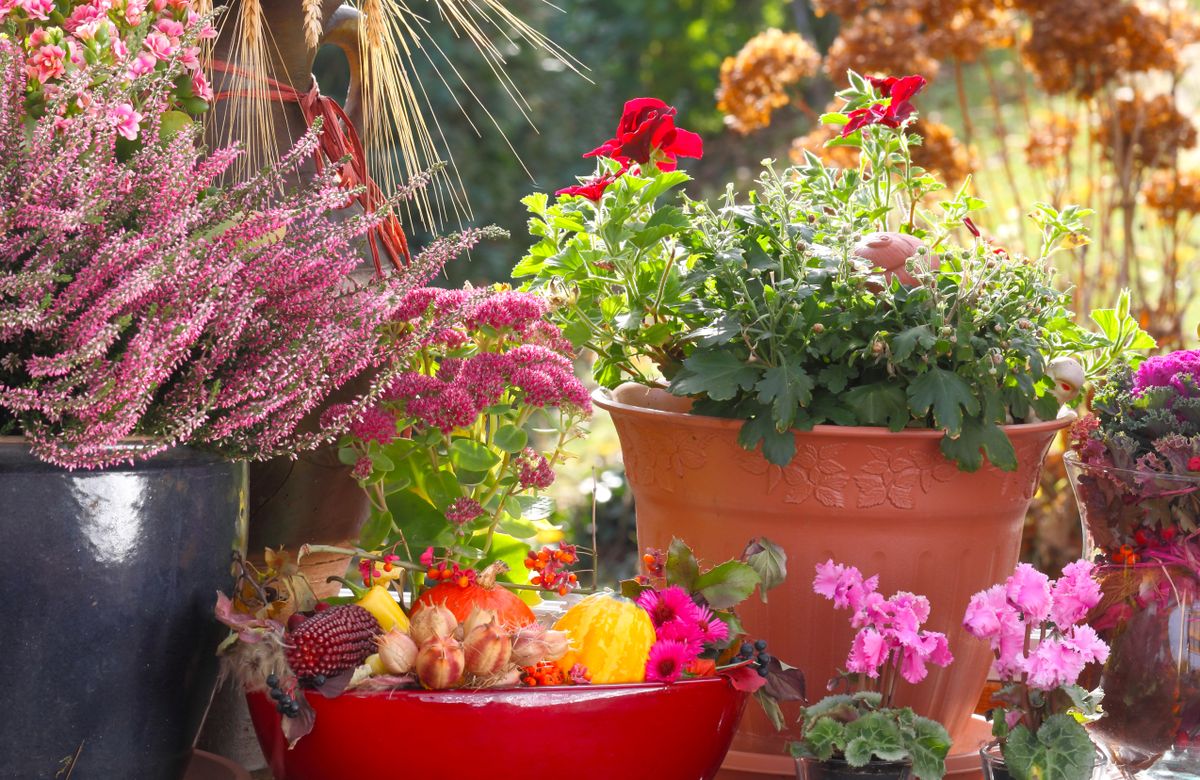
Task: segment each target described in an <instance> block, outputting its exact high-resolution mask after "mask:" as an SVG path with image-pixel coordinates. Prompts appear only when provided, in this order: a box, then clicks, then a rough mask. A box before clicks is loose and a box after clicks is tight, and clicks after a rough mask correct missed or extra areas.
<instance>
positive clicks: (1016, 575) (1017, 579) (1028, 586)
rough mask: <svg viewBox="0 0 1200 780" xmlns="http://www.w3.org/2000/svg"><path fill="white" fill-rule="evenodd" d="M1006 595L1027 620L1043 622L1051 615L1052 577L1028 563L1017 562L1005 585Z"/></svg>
mask: <svg viewBox="0 0 1200 780" xmlns="http://www.w3.org/2000/svg"><path fill="white" fill-rule="evenodd" d="M1004 595H1005V596H1006V597H1007V598H1008V602H1009V603H1010V604H1012V605H1013V606H1014V607H1016V608H1017V609H1019V610H1021V613H1022V615H1024V617H1025V619H1026V620H1029V621H1031V622H1034V623H1041V622H1042V621H1043V620H1045V619H1046V618H1048V617H1049V616H1050V578H1049V577H1047V576H1046V575H1045V574H1042V573H1041V572H1040V571H1038V570H1037V569H1035V568H1033V567H1032V566H1030V565H1029V564H1028V563H1020V564H1017V568H1016V571H1014V572H1013V573H1012V576H1011V577H1009V578H1008V581H1007V582H1006V583H1005V585H1004Z"/></svg>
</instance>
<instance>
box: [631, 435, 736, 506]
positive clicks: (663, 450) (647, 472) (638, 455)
mask: <svg viewBox="0 0 1200 780" xmlns="http://www.w3.org/2000/svg"><path fill="white" fill-rule="evenodd" d="M621 435H622V436H623V437H625V438H626V439H628V440H629V441H630V443H631V445H632V446H627V447H623V448H622V456H623V458H624V460H625V473H626V474H627V475H628V476H629V480H630V482H631V483H634V484H645V485H647V486H654V487H658V488H660V489H662V490H665V491H667V492H669V493H673V492H675V489H676V487H677V482H676V479H678V478H682V477H683V475H684V472H685V471H688V470H692V469H698V468H701V467H702V466H704V464H705V463H706V462H708V447H709V445H710V444H711V442H712V438H713V437H712V435H711V434H707V435H700V434H692V433H680V432H669V433H658V432H653V431H644V430H638V429H637V428H630V429H628V430H625V431H621ZM672 477H674V478H672Z"/></svg>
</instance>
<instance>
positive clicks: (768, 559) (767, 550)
mask: <svg viewBox="0 0 1200 780" xmlns="http://www.w3.org/2000/svg"><path fill="white" fill-rule="evenodd" d="M742 557H743V558H744V559H745V561H746V563H747V564H749V565H750V568H752V569H754V571H756V572H757V573H758V579H759V582H760V587H759V595H761V596H762V600H763V603H764V604H766V603H767V591H768V590H770V589H771V588H775V587H778V586H780V585H782V584H783V582H784V580H786V579H787V552H785V551H784V549H783V548H782V547H780V546H779V545H777V544H775V543H774V542H772V541H771V540H770V539H768V538H766V537H765V536H761V537H759V538H757V539H754V540H753V541H751V542H750V544H748V545H747V546H746V551H745V552H744V553H743V554H742Z"/></svg>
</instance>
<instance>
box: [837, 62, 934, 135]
mask: <svg viewBox="0 0 1200 780" xmlns="http://www.w3.org/2000/svg"><path fill="white" fill-rule="evenodd" d="M867 80H868V81H870V82H871V86H873V87H875V89H877V90H879V94H880V95H881V96H882V97H885V98H891V102H890V103H888V105H887V106H886V107H885V106H884V105H883V104H882V103H875V104H874V105H871V106H868V107H866V108H856V109H854V110H853V111H851V112H850V114H849V116H850V121H849V122H847V123H846V125H845V126H844V127H843V128H842V137H843V138H845V137H846V136H848V135H850V134H851V133H853V132H854V131H855V130H857V129H859V128H860V127H865V126H867V125H884V126H885V127H899V126H900V125H901V124H903V122H904V120H906V119H908V118H909V117H910V116H911V115H912V112H913V107H912V104H911V103H910V102H909V101H910V100H912V99H913V98H914V97H915V96H916V94H917V93H918V92H920V91H921V90H922V89H924V88H925V85H926V84H928V83H929V82H927V81H926V80H925V77H924V76H905V77H904V78H896V77H895V76H888V77H887V78H884V79H880V78H875V77H874V76H870V77H868V78H867Z"/></svg>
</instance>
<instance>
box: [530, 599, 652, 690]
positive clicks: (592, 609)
mask: <svg viewBox="0 0 1200 780" xmlns="http://www.w3.org/2000/svg"><path fill="white" fill-rule="evenodd" d="M554 629H555V630H556V631H565V632H567V634H568V636H569V637H570V649H569V650H568V651H567V654H566V655H564V656H563V657H562V658H561V659H560V660H559V661H558V666H559V668H560V669H562V670H563V672H564V673H566V672H569V671H570V670H571V667H573V666H574V665H575V664H583V665H584V666H586V667H587V670H588V672H589V673H590V674H591V677H592V682H593V683H596V684H605V683H634V682H642V681H643V680H645V679H646V659H647V658H649V656H650V646H651V645H653V644H654V639H655V636H654V623H652V622H651V621H650V615H648V614H647V613H646V610H644V609H642V608H641V607H639V606H638V605H637V604H634V603H633V602H632V601H630V600H629V599H626V598H622V597H621V596H618V595H616V594H615V593H596V594H593V595H591V596H588V597H587V598H585V599H584V600H583V601H581V602H579V603H578V604H576V605H575V606H573V607H571V608H570V609H568V610H567V612H566V614H565V615H563V616H562V617H561V618H559V619H558V622H557V623H555V624H554Z"/></svg>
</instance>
